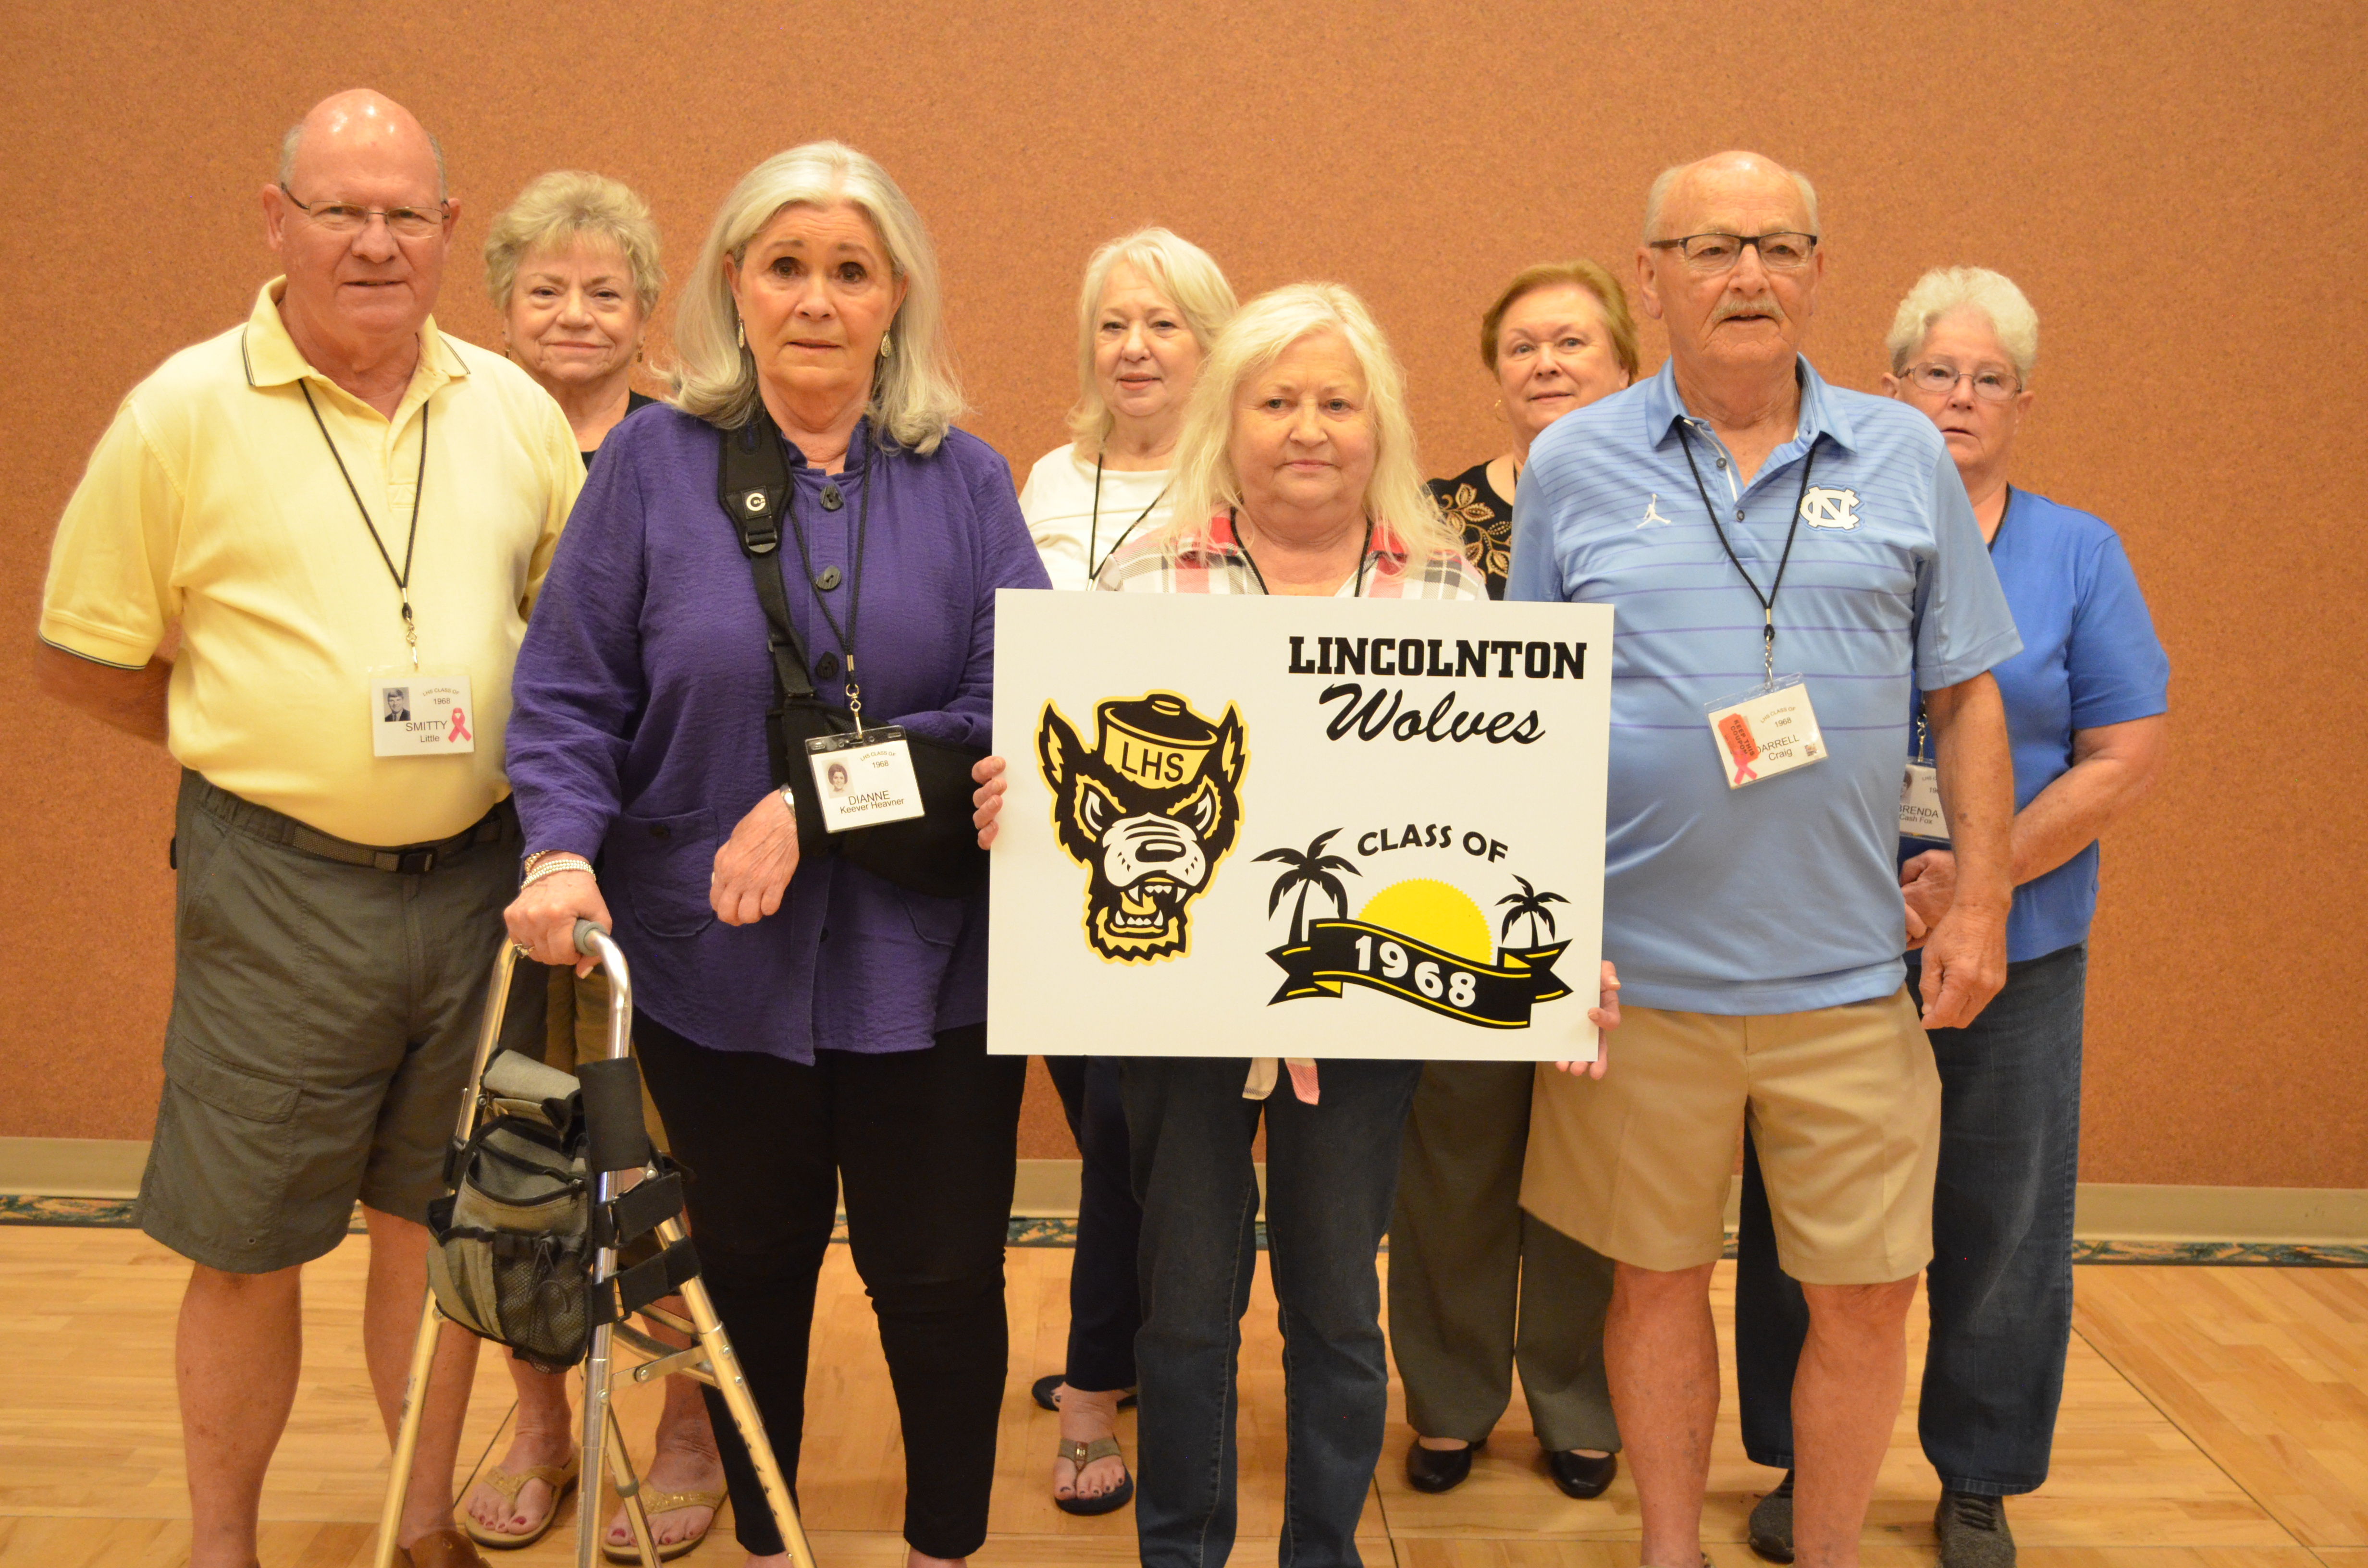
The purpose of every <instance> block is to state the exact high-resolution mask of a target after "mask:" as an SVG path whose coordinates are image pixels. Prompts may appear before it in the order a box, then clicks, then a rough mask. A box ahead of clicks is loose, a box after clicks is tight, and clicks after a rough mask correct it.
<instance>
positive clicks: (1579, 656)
mask: <svg viewBox="0 0 2368 1568" xmlns="http://www.w3.org/2000/svg"><path fill="white" fill-rule="evenodd" d="M1307 643H1308V639H1307V638H1305V637H1293V638H1292V639H1291V658H1290V663H1289V665H1287V666H1286V667H1287V668H1288V670H1289V672H1290V673H1291V674H1292V675H1295V676H1345V675H1356V676H1362V675H1367V674H1371V675H1373V676H1384V677H1388V676H1395V677H1398V678H1406V677H1408V676H1434V677H1438V678H1441V679H1447V680H1585V679H1586V678H1587V644H1586V643H1584V642H1503V641H1497V640H1492V639H1486V638H1483V639H1477V640H1474V639H1471V638H1456V639H1453V640H1452V644H1451V640H1450V639H1447V638H1444V637H1318V638H1316V639H1315V652H1314V655H1313V656H1312V657H1311V656H1310V654H1309V651H1308V647H1307ZM1316 700H1317V701H1318V702H1321V703H1326V704H1330V703H1336V702H1337V703H1338V704H1339V707H1338V710H1336V711H1335V712H1334V713H1333V715H1332V718H1331V721H1330V722H1329V723H1327V724H1326V726H1325V732H1324V733H1326V735H1327V736H1328V737H1329V738H1331V739H1333V740H1336V741H1339V740H1346V739H1348V738H1349V736H1350V735H1352V734H1353V735H1354V736H1355V737H1356V738H1357V739H1359V740H1362V741H1375V740H1381V739H1383V737H1385V736H1386V737H1388V738H1390V739H1393V740H1400V741H1415V740H1424V741H1474V740H1480V741H1486V742H1488V743H1489V744H1491V745H1502V744H1505V743H1506V742H1507V741H1511V742H1514V743H1515V744H1520V745H1530V744H1533V743H1535V742H1536V741H1539V740H1541V739H1543V737H1544V735H1545V733H1546V731H1545V725H1544V723H1543V722H1542V721H1541V720H1540V719H1539V718H1538V713H1537V710H1535V709H1534V708H1533V709H1531V710H1530V711H1529V712H1527V713H1525V714H1524V713H1516V712H1513V711H1511V710H1500V711H1497V712H1494V713H1491V712H1488V711H1486V710H1473V709H1467V708H1463V707H1460V706H1458V705H1457V703H1456V700H1455V693H1454V692H1453V691H1452V690H1451V691H1448V692H1446V693H1444V694H1443V695H1441V696H1440V698H1439V699H1437V700H1436V701H1434V702H1432V703H1431V704H1430V706H1429V709H1428V710H1425V709H1424V708H1423V707H1422V706H1421V705H1420V704H1419V702H1418V701H1417V704H1416V705H1414V706H1411V707H1410V706H1408V705H1407V702H1406V693H1405V692H1404V691H1403V690H1400V689H1398V688H1396V687H1386V686H1384V687H1375V688H1374V689H1373V690H1372V693H1371V694H1370V695H1369V694H1368V693H1367V692H1366V689H1365V687H1364V685H1363V683H1362V682H1360V681H1346V680H1344V681H1336V682H1334V683H1333V684H1332V685H1330V686H1327V687H1325V688H1324V690H1323V692H1322V694H1321V695H1320V696H1318V698H1317V699H1316Z"/></svg>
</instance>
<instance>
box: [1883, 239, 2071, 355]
mask: <svg viewBox="0 0 2368 1568" xmlns="http://www.w3.org/2000/svg"><path fill="white" fill-rule="evenodd" d="M1959 311H1973V312H1976V313H1978V314H1980V315H1983V316H1987V318H1989V324H1990V330H1991V331H1992V332H1994V333H1996V334H1998V347H2001V348H2003V349H2005V350H2006V352H2007V358H2009V359H2012V360H2013V361H2014V374H2015V379H2016V380H2017V381H2029V380H2031V372H2032V370H2034V369H2038V367H2039V312H2037V311H2034V310H2032V308H2031V301H2029V300H2027V299H2025V298H2024V297H2023V292H2022V290H2020V289H2018V288H2016V287H2015V286H2014V280H2013V279H2012V278H2009V277H2007V276H2006V274H2004V273H2002V272H1992V271H1991V270H1990V269H1989V268H1988V267H1934V268H1933V269H1932V270H1931V271H1930V272H1928V273H1926V274H1925V275H1924V276H1923V277H1921V278H1918V279H1917V280H1916V285H1915V287H1914V288H1912V289H1910V290H1907V298H1906V299H1904V300H1902V301H1899V313H1898V314H1896V315H1895V316H1893V317H1892V318H1891V331H1890V333H1889V334H1888V335H1885V336H1884V340H1883V346H1884V347H1885V348H1887V349H1889V350H1890V351H1891V373H1892V374H1893V375H1895V376H1896V375H1898V374H1899V373H1901V372H1902V371H1904V370H1906V369H1907V360H1908V358H1909V357H1910V356H1912V355H1913V354H1914V353H1915V352H1916V351H1917V350H1918V349H1919V348H1921V347H1924V340H1925V339H1926V338H1928V337H1930V336H1931V335H1932V328H1933V327H1934V326H1936V325H1938V324H1940V321H1941V317H1943V316H1949V315H1954V314H1955V313H1956V312H1959Z"/></svg>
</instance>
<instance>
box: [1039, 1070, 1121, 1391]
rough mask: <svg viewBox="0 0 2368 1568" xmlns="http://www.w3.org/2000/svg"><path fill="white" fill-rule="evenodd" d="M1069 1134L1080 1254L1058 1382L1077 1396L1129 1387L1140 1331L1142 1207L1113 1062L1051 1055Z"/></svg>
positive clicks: (1073, 1266) (1073, 1268)
mask: <svg viewBox="0 0 2368 1568" xmlns="http://www.w3.org/2000/svg"><path fill="white" fill-rule="evenodd" d="M1044 1066H1045V1069H1046V1070H1047V1071H1048V1072H1049V1073H1051V1074H1052V1077H1053V1088H1055V1089H1057V1090H1059V1091H1060V1095H1061V1108H1062V1110H1063V1111H1064V1112H1066V1113H1067V1115H1068V1119H1069V1132H1070V1135H1071V1136H1072V1137H1074V1138H1076V1141H1077V1153H1079V1154H1081V1155H1083V1156H1084V1158H1083V1160H1082V1162H1081V1164H1082V1165H1083V1167H1084V1168H1083V1170H1082V1172H1081V1173H1080V1175H1079V1177H1078V1184H1077V1251H1076V1258H1075V1260H1074V1261H1073V1262H1072V1263H1071V1264H1070V1267H1069V1355H1068V1364H1067V1366H1066V1367H1065V1368H1064V1369H1063V1371H1062V1381H1064V1382H1066V1383H1067V1384H1068V1385H1069V1386H1070V1387H1071V1388H1073V1389H1076V1390H1077V1391H1078V1392H1081V1393H1103V1392H1109V1391H1110V1390H1113V1389H1131V1388H1133V1386H1134V1334H1135V1330H1137V1329H1139V1328H1141V1327H1142V1326H1143V1307H1142V1297H1141V1295H1140V1292H1139V1290H1138V1286H1137V1281H1136V1278H1135V1250H1136V1245H1137V1244H1138V1243H1139V1241H1140V1240H1141V1238H1142V1235H1143V1206H1142V1205H1141V1204H1139V1203H1137V1202H1136V1201H1135V1200H1134V1185H1133V1184H1134V1173H1133V1155H1132V1154H1131V1153H1129V1152H1128V1144H1127V1137H1126V1102H1125V1100H1124V1098H1123V1096H1122V1091H1121V1085H1122V1084H1123V1082H1124V1074H1123V1070H1124V1067H1125V1063H1124V1062H1121V1061H1120V1060H1119V1059H1118V1058H1117V1057H1115V1056H1048V1057H1046V1058H1044Z"/></svg>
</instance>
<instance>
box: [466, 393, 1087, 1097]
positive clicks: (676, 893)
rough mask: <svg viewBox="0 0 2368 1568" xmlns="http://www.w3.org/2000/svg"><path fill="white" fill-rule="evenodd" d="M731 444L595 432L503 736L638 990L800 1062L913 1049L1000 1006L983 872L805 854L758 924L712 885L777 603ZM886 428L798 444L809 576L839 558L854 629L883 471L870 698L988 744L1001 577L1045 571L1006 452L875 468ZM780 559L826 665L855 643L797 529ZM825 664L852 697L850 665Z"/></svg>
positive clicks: (889, 454)
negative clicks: (939, 880)
mask: <svg viewBox="0 0 2368 1568" xmlns="http://www.w3.org/2000/svg"><path fill="white" fill-rule="evenodd" d="M717 440H718V437H717V434H716V432H715V430H714V429H713V428H712V426H708V425H706V424H704V423H702V422H701V421H700V420H697V419H694V418H692V417H691V416H690V415H687V414H684V413H682V412H681V411H680V410H678V409H675V408H671V407H664V406H661V407H656V408H650V409H645V410H643V412H641V413H639V414H636V415H633V416H632V417H631V418H629V419H627V420H626V421H625V422H624V423H623V424H621V425H620V426H617V428H616V429H615V430H614V431H613V432H611V433H610V435H609V438H608V439H607V440H606V441H605V442H603V443H602V445H601V449H600V460H599V461H598V462H597V463H594V464H593V465H592V471H591V474H590V476H589V477H588V478H587V479H586V483H585V486H584V494H583V495H582V497H581V498H580V499H578V500H577V502H576V503H575V512H574V514H573V515H572V516H571V517H569V518H568V523H567V530H566V532H565V533H564V535H563V536H562V537H561V540H560V546H559V553H558V558H557V560H555V561H554V562H552V568H551V575H550V577H549V579H548V581H547V582H546V583H545V584H544V585H543V590H542V596H541V599H540V600H539V601H538V602H537V603H536V605H535V608H534V616H533V619H532V620H531V621H530V622H529V625H528V627H527V631H526V641H525V643H524V645H523V646H522V647H521V648H520V649H519V650H518V673H517V676H516V678H515V680H514V682H513V686H512V691H513V700H514V707H513V709H512V710H511V713H510V719H509V744H508V754H507V755H508V767H509V778H510V785H511V787H512V789H513V790H515V791H516V793H517V797H518V815H519V818H520V820H521V822H522V823H523V824H524V825H525V829H526V847H527V850H528V852H529V853H533V852H535V851H538V850H543V849H567V850H574V851H575V852H577V853H580V854H586V855H597V856H598V857H599V866H600V889H601V892H602V894H603V896H604V897H605V898H606V899H607V901H608V903H609V910H610V912H611V913H612V914H613V915H615V917H616V937H617V941H618V943H619V945H620V947H622V948H623V949H624V950H625V954H626V957H627V958H628V960H630V961H631V962H632V970H633V991H634V1001H635V1005H636V1006H638V1007H640V1008H641V1009H642V1010H643V1011H644V1012H646V1013H648V1014H649V1015H650V1016H651V1017H653V1018H655V1020H656V1021H657V1022H659V1023H661V1024H664V1025H665V1026H666V1028H670V1029H672V1030H674V1031H675V1032H676V1033H677V1034H679V1035H682V1036H683V1037H684V1038H685V1039H687V1040H693V1041H696V1042H697V1043H699V1044H700V1045H703V1046H708V1047H710V1048H712V1049H714V1050H718V1051H761V1052H763V1053H765V1054H767V1055H770V1056H780V1057H786V1058H787V1059H789V1060H790V1061H792V1062H812V1061H813V1060H814V1052H815V1051H869V1052H878V1051H918V1050H921V1049H923V1048H925V1047H927V1046H928V1045H930V1044H932V1043H933V1037H934V1036H935V1035H936V1034H937V1032H938V1031H939V1030H941V1029H949V1028H960V1027H962V1026H963V1025H966V1024H975V1023H979V1022H981V1021H983V1020H984V1019H985V1017H986V895H985V893H984V892H981V893H979V894H977V895H975V896H973V897H971V898H967V899H940V898H930V897H928V896H926V895H923V894H919V893H910V892H904V891H903V890H901V889H899V888H895V887H893V886H891V885H890V884H888V883H887V882H884V881H881V880H879V879H878V878H876V877H873V876H872V875H871V874H870V873H869V872H865V871H861V870H858V869H855V868H853V867H851V866H848V865H846V864H844V863H843V862H841V861H839V860H838V859H837V858H836V857H829V858H814V859H812V860H809V861H807V862H805V863H803V864H802V865H800V866H799V867H798V869H797V873H796V875H795V876H793V877H791V879H790V889H789V895H788V896H787V897H786V898H785V899H784V900H783V901H782V903H781V908H780V913H779V914H777V915H772V916H771V917H770V918H768V919H765V920H761V921H758V922H757V924H756V925H754V926H726V925H724V924H723V923H722V922H721V921H719V920H717V919H716V918H715V915H714V912H713V910H712V909H711V908H710V907H709V906H708V902H707V889H708V878H709V874H710V873H711V872H712V869H714V862H715V852H716V850H717V849H718V848H720V847H721V846H722V845H723V841H724V840H725V839H726V838H728V837H730V836H731V834H732V829H733V827H734V825H735V824H738V822H739V821H740V819H741V818H742V817H743V816H745V815H746V813H747V812H748V810H749V808H750V807H752V806H754V805H756V804H757V801H759V800H761V799H762V798H763V797H764V794H765V792H766V791H767V790H768V789H770V788H772V783H773V780H772V772H771V767H770V765H769V763H768V760H767V757H766V751H765V712H766V710H767V709H768V707H769V706H770V705H771V702H772V690H773V680H772V669H771V665H770V663H769V662H768V657H767V654H766V637H765V619H764V612H763V611H762V610H761V609H760V608H758V607H757V593H756V589H755V587H754V586H753V585H751V583H750V581H749V574H748V565H747V561H746V557H744V556H743V555H742V554H741V553H740V546H739V541H738V540H737V539H736V538H735V537H734V532H733V529H732V526H731V524H730V523H728V522H727V521H725V519H724V517H723V509H722V508H721V507H720V506H718V505H717V504H716V499H715V472H716V452H717ZM870 447H871V424H870V421H869V420H866V421H865V422H864V423H863V424H861V425H859V426H856V431H855V436H854V438H853V440H852V441H851V443H850V444H849V446H848V456H847V466H846V470H845V472H842V473H840V474H838V475H836V476H825V474H824V473H823V472H821V471H820V470H819V469H815V468H813V467H810V466H808V465H807V463H806V462H805V460H804V458H803V455H802V454H801V453H799V452H798V451H797V449H795V448H794V447H792V448H791V449H790V452H789V462H790V478H791V484H792V485H793V487H794V491H795V506H796V517H797V521H798V522H799V524H800V525H801V526H802V527H803V528H804V530H805V535H806V542H807V546H808V548H809V550H810V551H812V555H813V562H814V573H815V574H817V575H821V574H824V568H825V566H836V567H837V568H838V569H839V573H840V575H841V578H842V581H841V582H840V584H839V585H838V586H837V588H835V589H834V590H833V591H832V592H831V594H830V596H829V598H830V605H831V611H832V613H833V614H834V615H836V616H837V617H838V619H839V621H840V624H841V625H842V626H844V625H845V624H846V621H847V615H848V603H847V601H848V595H849V589H850V586H851V580H852V578H853V575H854V561H853V548H854V536H855V525H856V519H857V517H858V516H859V515H860V511H861V508H862V506H863V492H864V488H865V487H866V486H867V485H869V486H871V488H872V490H873V494H872V497H871V524H870V528H869V531H868V538H869V543H868V545H867V547H866V549H865V551H864V562H863V584H862V586H863V603H862V608H861V611H860V619H859V620H858V621H857V623H856V637H857V654H858V668H859V671H860V674H861V676H862V677H863V683H862V684H863V699H864V701H863V707H864V713H865V716H866V718H867V719H869V720H871V721H872V722H890V723H897V724H903V725H905V726H907V727H908V728H909V729H911V730H912V731H913V732H914V733H916V734H926V735H929V736H931V737H934V738H936V739H938V740H941V741H948V742H953V743H958V744H965V745H973V746H980V747H984V746H985V745H986V744H987V743H988V733H989V728H990V720H991V714H990V693H991V688H992V683H993V679H994V659H995V591H996V589H997V588H1042V587H1046V586H1049V583H1048V581H1047V579H1046V577H1045V575H1044V568H1043V565H1042V562H1040V561H1039V560H1038V559H1037V555H1036V551H1035V548H1034V546H1033V545H1032V544H1030V541H1029V537H1028V528H1027V525H1026V523H1025V522H1023V521H1022V520H1021V518H1020V515H1019V501H1018V499H1017V498H1016V497H1015V496H1014V494H1012V488H1011V472H1010V470H1009V469H1008V468H1007V467H1006V466H1005V464H1004V461H1003V460H1002V459H1001V458H999V457H997V456H996V454H995V452H994V451H993V450H992V449H989V448H988V447H987V446H986V445H985V443H984V442H982V441H980V440H978V439H977V438H976V437H973V436H969V435H965V434H963V433H962V431H960V430H956V431H952V432H951V433H949V434H948V435H947V437H946V439H945V442H944V444H943V445H941V446H940V447H939V449H937V451H936V452H934V453H932V454H931V455H930V456H928V457H926V458H924V457H917V456H916V455H914V454H913V453H911V452H909V451H905V450H901V449H894V448H888V449H878V450H873V451H872V452H871V467H870V471H869V476H868V477H865V476H864V459H865V454H866V451H867V449H870ZM826 479H827V480H828V482H829V483H834V484H836V485H837V487H838V488H839V490H840V491H841V492H842V493H843V494H844V495H845V498H846V504H845V505H844V506H841V507H839V508H838V509H837V511H825V510H824V509H823V505H822V492H823V488H824V484H825V480H826ZM778 559H779V560H780V562H781V563H782V566H783V575H784V578H785V579H786V581H787V584H788V587H789V599H790V616H791V620H792V621H794V622H795V624H796V626H797V630H798V635H799V637H800V638H801V639H803V642H805V645H806V654H807V657H808V658H809V659H812V660H814V661H816V662H819V661H820V660H821V659H822V656H823V655H824V653H826V652H835V651H836V649H837V642H836V640H835V639H834V638H833V637H832V635H831V633H830V631H829V629H828V628H827V627H826V626H825V624H824V621H823V618H822V616H821V614H820V612H819V609H818V608H817V601H818V600H819V599H820V598H821V597H822V595H821V594H820V593H818V592H817V590H816V589H815V588H814V585H813V584H812V582H811V581H810V580H809V579H808V577H807V575H806V574H805V571H804V568H803V565H802V563H801V562H800V561H799V559H798V552H797V547H796V544H795V542H794V540H793V539H792V538H791V537H789V535H788V534H787V530H786V529H785V530H784V537H783V539H782V541H781V549H780V555H779V557H778ZM815 685H816V687H818V688H819V689H820V690H821V691H822V693H823V694H824V695H825V698H826V699H828V700H831V701H834V702H838V703H842V704H843V703H844V702H845V700H846V699H845V695H844V692H843V690H842V689H841V684H840V682H839V681H837V680H828V681H825V680H821V679H817V680H816V682H815ZM796 760H799V761H803V758H799V759H796Z"/></svg>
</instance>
